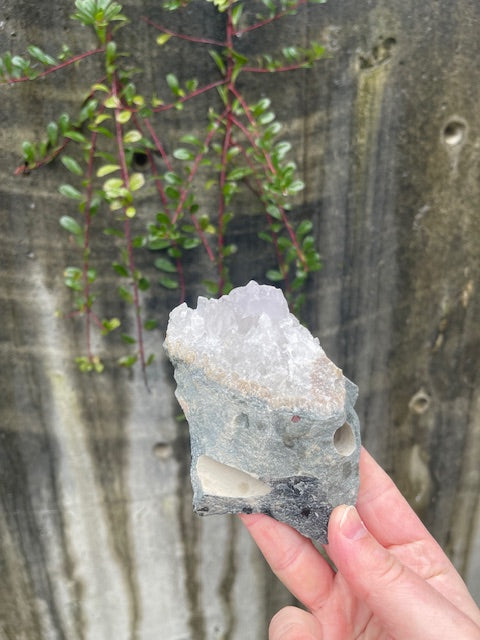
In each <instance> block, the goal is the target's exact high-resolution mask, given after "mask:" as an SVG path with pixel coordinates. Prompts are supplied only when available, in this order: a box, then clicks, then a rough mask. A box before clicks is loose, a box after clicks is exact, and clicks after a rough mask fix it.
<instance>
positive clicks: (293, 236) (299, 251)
mask: <svg viewBox="0 0 480 640" xmlns="http://www.w3.org/2000/svg"><path fill="white" fill-rule="evenodd" d="M235 95H236V96H237V98H238V99H239V100H240V99H241V101H242V106H244V105H245V106H244V109H245V108H247V109H248V112H250V109H249V107H248V105H247V104H246V103H245V101H244V100H243V97H241V95H240V94H239V93H238V92H235ZM246 114H247V117H248V113H247V112H246ZM250 116H251V113H250ZM249 119H250V118H249ZM251 121H252V123H253V124H255V122H254V120H253V118H252V120H251ZM233 123H234V124H235V125H236V126H237V127H238V128H239V129H240V130H241V131H242V133H243V134H244V135H245V136H246V137H247V139H248V141H249V142H250V144H251V145H252V146H253V148H254V149H255V150H256V151H260V152H261V153H262V154H263V157H264V158H265V160H266V162H267V165H268V168H269V169H270V171H271V173H272V175H276V174H277V170H276V169H275V167H274V166H273V162H272V159H271V157H270V154H269V153H268V152H267V151H265V149H260V148H259V146H258V145H257V143H256V141H255V138H254V137H253V136H252V134H251V133H250V131H249V130H248V129H247V128H246V126H245V125H244V124H243V123H242V122H241V121H240V120H238V119H237V118H235V117H233ZM275 204H276V206H278V208H279V210H280V213H281V215H282V221H283V224H284V225H285V228H286V229H287V231H288V235H289V236H290V239H291V241H292V243H293V246H294V247H295V250H296V252H297V255H298V258H299V260H300V262H301V263H302V265H303V267H304V269H305V270H307V271H308V267H307V262H306V260H305V256H304V255H303V251H302V248H301V247H300V245H299V244H298V240H297V236H296V234H295V231H294V230H293V227H292V225H291V224H290V222H289V220H288V216H287V214H286V212H285V209H284V208H283V207H282V206H281V205H280V204H278V203H275Z"/></svg>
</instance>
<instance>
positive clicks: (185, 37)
mask: <svg viewBox="0 0 480 640" xmlns="http://www.w3.org/2000/svg"><path fill="white" fill-rule="evenodd" d="M142 20H143V21H144V22H146V23H147V24H149V25H150V26H152V27H154V28H155V29H158V30H159V31H161V32H162V33H165V34H167V35H169V36H171V37H172V38H180V39H181V40H188V42H197V43H198V44H213V45H215V46H217V47H225V46H227V45H226V43H225V42H220V41H219V40H211V39H210V38H197V37H196V36H191V35H188V34H183V33H176V32H175V31H171V30H170V29H167V28H166V27H164V26H162V25H161V24H157V23H156V22H153V20H150V18H146V17H144V16H142Z"/></svg>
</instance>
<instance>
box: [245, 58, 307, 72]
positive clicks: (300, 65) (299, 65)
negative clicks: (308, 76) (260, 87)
mask: <svg viewBox="0 0 480 640" xmlns="http://www.w3.org/2000/svg"><path fill="white" fill-rule="evenodd" d="M309 66H311V63H310V62H307V61H304V62H297V63H295V64H290V65H287V66H285V67H278V68H277V69H263V68H262V67H242V72H248V73H283V72H284V71H295V70H297V69H306V68H307V67H309Z"/></svg>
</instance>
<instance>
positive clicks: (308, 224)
mask: <svg viewBox="0 0 480 640" xmlns="http://www.w3.org/2000/svg"><path fill="white" fill-rule="evenodd" d="M312 229H313V222H312V221H311V220H302V222H301V223H300V224H299V225H298V227H297V234H298V235H299V236H304V235H305V234H307V233H310V231H311V230H312Z"/></svg>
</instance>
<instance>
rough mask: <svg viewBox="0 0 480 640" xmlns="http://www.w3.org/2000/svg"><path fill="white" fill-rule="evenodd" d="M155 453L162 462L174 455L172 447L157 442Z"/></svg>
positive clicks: (165, 443) (154, 447)
mask: <svg viewBox="0 0 480 640" xmlns="http://www.w3.org/2000/svg"><path fill="white" fill-rule="evenodd" d="M153 453H154V455H155V456H156V457H157V458H160V460H166V459H167V458H169V457H170V456H171V455H172V453H173V450H172V446H171V445H170V444H168V443H167V442H157V444H155V445H154V446H153Z"/></svg>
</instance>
